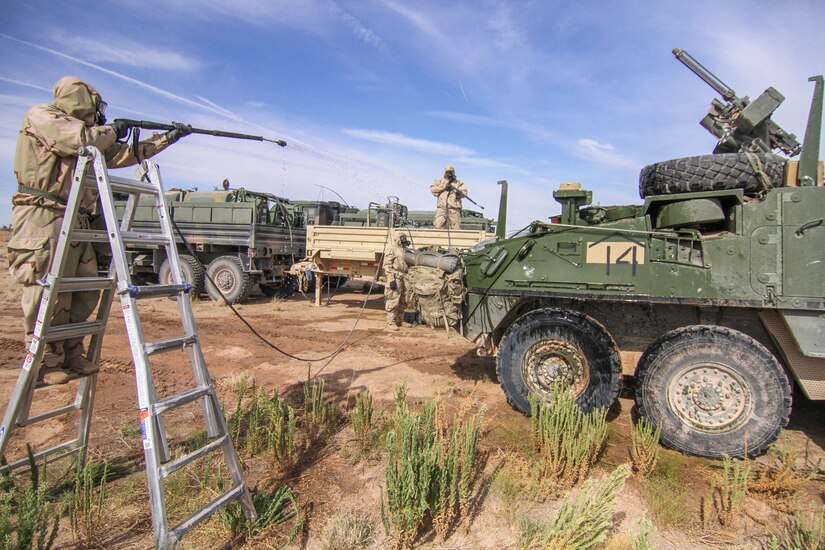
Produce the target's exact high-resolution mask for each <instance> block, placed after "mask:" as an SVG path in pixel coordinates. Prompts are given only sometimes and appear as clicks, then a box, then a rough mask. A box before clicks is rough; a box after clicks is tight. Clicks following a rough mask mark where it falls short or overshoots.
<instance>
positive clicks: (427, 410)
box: [381, 392, 485, 547]
mask: <svg viewBox="0 0 825 550" xmlns="http://www.w3.org/2000/svg"><path fill="white" fill-rule="evenodd" d="M484 412H485V409H484V408H482V409H481V410H479V411H478V412H477V413H476V414H475V416H473V417H471V418H470V419H469V420H467V421H465V422H461V421H459V419H455V420H454V422H453V425H452V428H450V429H449V430H447V433H442V432H441V431H440V430H438V429H437V428H436V417H437V416H438V415H437V403H436V401H430V402H428V403H427V404H426V405H425V407H424V410H423V411H422V412H420V413H414V412H410V410H409V407H408V406H407V404H406V402H405V400H404V396H403V393H401V392H399V395H397V399H396V417H397V418H396V420H397V427H396V429H394V430H392V431H390V432H389V433H388V434H387V438H386V448H387V455H388V462H387V469H386V489H387V499H386V506H385V504H384V499H383V496H382V499H381V518H382V520H383V522H384V526H385V528H386V529H387V530H389V528H390V525H392V527H394V528H395V531H396V535H397V542H398V545H399V546H400V547H407V546H409V545H410V544H411V543H412V542H413V541H414V540H415V538H416V536H417V535H418V532H419V530H420V529H421V526H422V525H423V524H424V523H425V520H426V519H427V518H429V519H430V521H431V523H432V525H433V527H434V529H435V531H436V533H437V534H438V535H440V536H442V537H443V536H445V535H446V533H447V532H448V530H449V528H450V526H451V525H453V524H454V522H455V521H456V520H457V519H458V518H460V517H461V515H462V514H463V513H465V512H466V509H467V506H468V505H469V502H470V498H471V496H472V492H473V486H474V484H475V479H476V478H477V475H478V472H477V469H478V468H477V467H478V460H477V454H478V440H479V436H480V431H481V423H482V419H483V416H484Z"/></svg>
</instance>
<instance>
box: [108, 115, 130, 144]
mask: <svg viewBox="0 0 825 550" xmlns="http://www.w3.org/2000/svg"><path fill="white" fill-rule="evenodd" d="M109 126H111V127H112V130H114V131H115V133H116V134H117V139H118V140H121V139H123V138H125V137H126V136H127V135H129V125H128V124H126V121H125V120H122V119H115V120H113V121H112V123H111V124H109Z"/></svg>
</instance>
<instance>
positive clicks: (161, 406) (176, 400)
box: [154, 386, 212, 415]
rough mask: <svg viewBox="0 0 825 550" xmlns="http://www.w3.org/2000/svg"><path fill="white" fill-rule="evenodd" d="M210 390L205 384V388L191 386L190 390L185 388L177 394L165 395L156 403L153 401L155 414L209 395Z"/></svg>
mask: <svg viewBox="0 0 825 550" xmlns="http://www.w3.org/2000/svg"><path fill="white" fill-rule="evenodd" d="M211 390H212V388H211V387H209V386H207V387H205V388H193V389H191V390H187V391H185V392H183V393H179V394H177V395H173V396H172V397H167V398H166V399H161V400H160V401H158V402H157V403H155V408H154V411H155V414H156V415H158V414H161V413H163V412H164V411H168V410H169V409H174V408H175V407H181V406H183V405H186V404H187V403H191V402H192V401H196V400H198V399H200V398H201V397H205V396H207V395H209V392H210V391H211Z"/></svg>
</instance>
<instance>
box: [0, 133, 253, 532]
mask: <svg viewBox="0 0 825 550" xmlns="http://www.w3.org/2000/svg"><path fill="white" fill-rule="evenodd" d="M138 177H139V179H127V178H121V177H116V176H111V175H109V173H108V171H107V169H106V162H105V159H104V157H103V155H102V154H101V153H100V151H99V150H97V149H96V148H94V147H85V148H81V149H80V150H79V151H78V160H77V166H76V168H75V176H74V181H73V182H72V190H71V193H70V195H69V198H68V203H67V205H66V212H65V216H64V219H63V225H62V227H61V230H60V238H59V240H58V243H57V249H56V251H55V254H54V258H53V263H52V267H51V270H50V272H49V274H48V276H47V277H46V279H45V280H44V281H42V282H41V284H42V286H43V287H44V289H43V297H42V300H41V303H40V310H39V312H38V316H37V321H36V324H35V329H34V335H33V337H32V342H31V345H30V346H29V349H28V352H27V353H26V357H25V359H24V361H23V368H22V369H21V371H20V376H19V378H18V380H17V385H16V386H15V388H14V392H13V393H12V397H11V401H10V402H9V405H8V407H7V409H6V413H5V415H4V417H3V423H2V424H0V456H2V455H3V453H4V451H5V449H6V445H7V443H8V440H9V437H10V436H11V435H12V432H14V430H15V428H18V427H24V426H28V425H31V424H34V423H37V422H42V421H44V420H47V419H50V418H54V417H57V416H60V415H64V414H67V413H71V412H73V411H79V412H80V421H79V428H78V435H77V438H75V439H72V440H69V441H65V442H63V443H60V444H58V445H55V446H53V447H51V448H49V449H46V450H43V451H39V452H37V453H34V457H35V460H38V461H39V460H41V459H45V458H47V457H48V458H49V459H50V460H56V459H58V458H61V457H64V456H68V455H73V454H78V453H79V452H81V451H82V450H85V449H86V447H87V446H88V442H89V429H90V425H91V416H92V405H93V403H94V395H95V385H96V383H97V374H92V375H88V376H77V377H76V378H77V379H78V380H79V381H78V389H77V394H76V396H75V400H74V403H72V404H71V405H67V406H63V407H59V408H56V409H53V410H49V411H46V412H42V413H38V414H35V415H33V416H30V413H31V405H32V401H33V399H34V395H35V391H36V390H37V389H38V388H40V387H42V384H39V383H38V381H37V379H38V371H39V369H40V363H41V359H42V357H43V354H44V351H45V344H46V343H47V342H52V341H59V340H65V339H67V338H79V337H86V336H90V337H91V339H90V341H89V345H88V348H87V350H88V351H87V354H86V358H87V359H88V360H89V361H91V362H92V363H94V364H95V365H97V364H98V363H99V360H100V351H101V347H102V343H103V335H104V332H105V330H106V324H107V321H108V317H109V311H110V310H111V306H112V303H113V301H114V298H115V296H118V297H119V298H120V305H121V309H122V312H123V319H124V321H125V323H126V332H127V334H128V337H129V344H130V347H131V351H132V358H133V361H134V366H135V378H136V381H137V393H138V407H139V409H140V421H141V437H142V441H143V449H144V454H145V458H146V475H147V478H148V482H149V497H150V500H151V507H152V528H153V530H154V536H155V544H156V546H157V547H158V548H169V547H172V546H175V545H176V544H177V543H178V542H179V541H180V539H181V537H183V535H184V534H185V533H186V532H188V531H189V530H191V529H193V528H194V527H195V526H197V525H198V524H199V523H201V522H202V521H204V520H205V519H207V518H209V517H210V516H211V515H212V514H213V513H215V512H216V511H217V510H218V509H220V508H221V507H223V506H225V505H227V504H229V503H231V502H233V501H239V502H240V504H241V507H242V509H243V512H244V515H245V516H246V518H247V519H248V520H249V521H251V522H254V521H255V519H256V514H255V508H254V506H253V504H252V499H251V496H250V492H249V488H248V486H247V484H246V481H245V479H244V477H243V471H242V469H241V465H240V461H239V460H238V457H237V454H236V453H235V449H234V447H233V445H232V440H231V438H230V435H229V430H228V429H227V425H226V420H225V418H224V416H223V413H222V411H221V406H220V403H219V401H218V397H217V394H216V393H215V388H214V386H213V385H212V380H211V378H210V376H209V372H208V371H207V368H206V362H205V360H204V357H203V352H202V350H201V346H200V341H199V339H198V333H197V330H196V328H195V321H194V315H193V314H192V305H191V302H190V300H189V298H188V296H187V294H188V292H189V289H190V286H189V284H188V283H187V282H186V281H184V280H183V279H182V277H181V274H180V259H179V257H178V252H177V245H176V243H175V238H174V234H173V226H172V222H171V221H170V220H169V217H168V214H167V210H166V201H165V198H164V195H163V184H162V182H161V177H160V171H159V169H158V166H157V165H156V164H154V163H153V162H151V161H148V160H147V161H144V162H143V163H142V164H141V166H140V168H139V169H138ZM95 186H96V187H97V190H98V192H99V195H100V204H101V205H102V207H103V218H104V219H105V224H106V229H105V230H103V229H86V228H81V227H79V226H78V224H77V220H78V213H79V208H80V203H81V199H82V198H83V196H84V193H86V191H87V190H89V188H90V187H91V188H94V187H95ZM112 193H120V194H128V196H129V198H128V200H127V201H126V207H125V210H124V212H123V217H122V221H121V222H118V219H117V212H116V209H115V204H114V197H113V195H112ZM141 195H149V196H152V197H154V199H155V210H156V213H157V216H158V219H159V221H160V232H139V231H133V230H132V223H133V221H134V217H135V212H136V211H137V206H138V201H139V199H140V196H141ZM72 242H102V243H109V245H110V246H111V250H112V265H111V268H110V270H109V275H108V276H107V277H72V278H69V277H64V276H63V271H64V265H65V263H66V258H67V254H68V250H69V246H70V243H72ZM130 244H136V245H141V246H146V245H154V246H157V247H162V248H165V250H166V256H167V258H168V259H169V263H170V267H171V274H172V279H173V280H172V284H169V285H152V286H136V285H134V284H132V280H131V276H130V274H129V265H128V262H127V257H126V250H125V246H127V245H130ZM83 291H101V292H102V296H101V301H100V304H99V306H98V310H97V315H96V317H95V318H94V319H92V320H89V321H84V322H81V323H72V324H66V325H56V326H51V320H52V316H53V312H54V304H55V301H56V300H54V299H53V298H54V297H56V296H57V295H58V294H59V293H63V292H83ZM164 296H166V297H175V296H176V297H178V300H177V304H178V307H179V309H180V316H181V325H182V330H183V335H182V336H177V337H173V338H167V339H164V340H159V341H154V342H146V341H145V338H144V336H143V330H142V328H141V324H140V315H139V313H138V307H137V306H138V301H139V300H141V299H142V298H154V297H164ZM184 349H185V350H186V351H187V352H188V355H189V359H190V361H191V364H192V370H193V374H194V380H195V387H194V388H192V389H189V390H187V391H184V392H182V393H180V394H177V395H173V396H171V397H165V398H163V399H159V398H158V396H157V394H156V391H155V385H154V382H153V380H152V369H151V366H150V364H149V357H150V356H152V355H155V354H158V353H163V352H168V351H173V350H178V351H180V350H184ZM195 401H199V402H200V405H201V410H202V412H203V416H204V420H205V423H206V433H207V436H208V437H209V442H208V443H207V444H206V445H205V446H204V447H202V448H200V449H197V450H195V451H193V452H191V453H189V454H187V455H185V456H182V457H179V458H177V459H175V460H171V457H170V453H169V446H168V444H167V441H166V435H165V430H164V428H163V421H162V420H161V414H162V413H164V412H168V411H170V410H172V409H175V408H177V407H180V406H183V405H186V404H188V403H193V402H195ZM218 450H220V451H222V452H223V455H224V460H225V462H226V466H227V470H228V474H229V476H230V478H231V487H230V488H229V489H228V490H227V491H226V492H224V493H223V494H222V495H220V496H218V497H217V498H216V499H214V500H213V501H212V502H210V503H209V504H208V505H206V506H205V507H204V508H202V509H201V510H199V511H197V512H195V513H194V514H192V515H191V516H189V517H188V518H187V519H185V520H183V521H182V522H180V523H179V524H178V525H176V526H174V527H170V526H169V524H168V521H167V512H166V502H165V497H164V490H163V484H164V480H165V479H166V478H167V477H168V476H170V475H171V474H172V473H174V472H176V471H178V470H180V469H181V468H183V467H185V466H187V465H188V464H190V463H192V462H193V461H195V460H197V459H198V458H200V457H202V456H205V455H206V454H207V453H210V452H212V451H218ZM27 463H28V458H22V459H19V460H17V461H15V462H11V463H9V464H8V465H7V466H5V467H4V468H3V470H13V469H17V468H19V467H21V466H25V465H26V464H27Z"/></svg>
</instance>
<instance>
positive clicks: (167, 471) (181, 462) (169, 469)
mask: <svg viewBox="0 0 825 550" xmlns="http://www.w3.org/2000/svg"><path fill="white" fill-rule="evenodd" d="M228 439H229V436H228V435H226V434H224V435H222V436H221V437H219V438H218V439H216V440H215V441H213V442H212V443H209V444H207V445H205V446H203V447H201V448H200V449H198V450H196V451H192V452H191V453H189V454H188V455H186V456H182V457H180V458H179V459H177V460H173V461H172V462H170V463H169V464H167V465H166V466H161V467H160V477H161V478H167V477H169V476H170V475H172V474H173V473H174V472H177V471H178V470H180V469H181V468H183V467H184V466H186V465H187V464H189V463H190V462H192V461H194V460H197V459H199V458H200V457H202V456H204V455H206V454H207V453H211V452H212V451H214V450H215V449H217V448H219V447H220V446H221V445H223V444H224V443H226V441H227V440H228Z"/></svg>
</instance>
